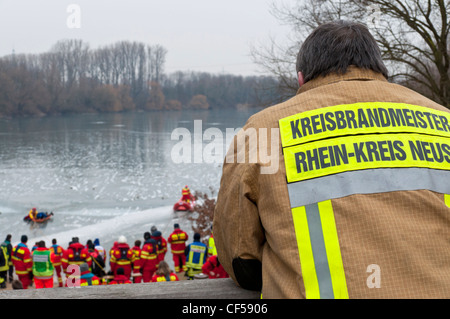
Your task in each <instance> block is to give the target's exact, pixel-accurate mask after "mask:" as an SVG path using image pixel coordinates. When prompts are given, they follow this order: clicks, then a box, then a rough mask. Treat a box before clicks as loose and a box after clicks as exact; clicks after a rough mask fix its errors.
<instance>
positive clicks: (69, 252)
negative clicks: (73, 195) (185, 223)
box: [0, 224, 228, 289]
mask: <svg viewBox="0 0 450 319" xmlns="http://www.w3.org/2000/svg"><path fill="white" fill-rule="evenodd" d="M200 239H201V236H200V234H199V233H195V234H194V240H193V242H192V243H190V244H188V240H189V236H188V234H187V233H186V232H185V231H183V230H182V229H180V226H179V224H174V230H173V232H172V233H171V234H170V235H169V237H168V238H167V240H166V239H164V238H163V237H162V235H161V232H160V231H159V230H157V228H156V227H155V226H153V227H152V229H151V232H145V233H144V242H143V244H142V242H141V241H140V240H136V241H135V243H134V246H133V247H130V246H129V245H128V243H127V240H126V238H125V236H120V237H119V238H118V240H117V241H116V242H115V243H114V245H113V247H112V248H111V249H110V250H109V266H110V271H108V272H106V270H105V269H106V267H105V265H106V259H107V252H106V251H105V249H104V248H103V247H102V246H101V245H100V241H99V239H95V240H94V241H93V242H92V240H88V241H87V243H86V245H82V244H81V243H80V242H79V238H77V237H74V238H72V241H71V242H70V243H69V246H68V247H67V249H63V248H62V247H61V246H60V245H58V243H57V240H56V239H53V240H52V245H51V246H50V247H49V248H47V247H46V245H45V242H44V241H40V242H37V243H36V245H35V246H34V247H32V249H31V251H30V249H29V248H28V247H27V241H28V238H27V236H26V235H23V236H22V237H21V242H20V243H19V244H18V245H16V246H15V247H13V246H12V244H11V235H7V237H6V240H5V241H4V242H3V243H2V244H1V246H0V247H1V249H0V288H6V282H7V280H9V282H10V283H12V286H13V289H27V288H28V287H30V286H31V285H32V284H33V281H34V286H35V288H36V289H40V288H52V287H53V286H54V274H56V276H57V279H58V285H59V287H75V286H91V285H114V284H131V283H142V282H144V283H148V282H163V281H178V280H179V276H180V274H182V275H183V273H184V276H186V277H187V279H188V280H192V279H194V278H202V279H203V278H210V279H214V278H227V277H228V274H227V273H226V272H225V270H224V269H223V267H222V265H221V264H220V262H219V260H218V259H217V251H216V249H215V244H214V237H213V234H212V229H211V235H210V237H209V239H208V245H207V244H205V243H203V242H201V241H200ZM141 244H142V246H141ZM167 244H169V245H170V249H171V253H172V256H173V262H174V265H175V267H174V268H175V269H174V270H171V269H170V267H169V264H168V263H167V262H166V261H165V260H164V259H165V256H166V253H167V251H168V249H167ZM14 270H15V273H16V275H17V277H18V279H14V278H13V271H14ZM62 272H64V274H65V279H66V280H65V283H63V277H62Z"/></svg>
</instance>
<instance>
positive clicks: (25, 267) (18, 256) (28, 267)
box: [11, 235, 33, 289]
mask: <svg viewBox="0 0 450 319" xmlns="http://www.w3.org/2000/svg"><path fill="white" fill-rule="evenodd" d="M27 241H28V237H27V236H26V235H23V236H22V237H21V239H20V244H18V245H17V246H16V247H14V248H13V251H12V256H11V259H12V262H13V265H14V269H15V270H16V274H17V277H19V280H20V282H21V283H22V286H23V289H27V288H28V286H30V285H31V284H32V278H33V261H32V259H31V252H30V250H29V249H28V246H27Z"/></svg>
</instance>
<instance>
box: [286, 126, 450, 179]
mask: <svg viewBox="0 0 450 319" xmlns="http://www.w3.org/2000/svg"><path fill="white" fill-rule="evenodd" d="M284 157H285V164H286V175H287V181H288V183H291V182H297V181H302V180H306V179H311V178H315V177H322V176H326V175H331V174H336V173H342V172H346V171H354V170H361V169H374V168H402V167H421V168H433V169H441V170H450V138H446V137H440V136H431V135H425V134H402V135H399V134H370V135H357V136H346V137H339V138H334V139H327V140H321V141H316V142H311V143H307V144H301V145H297V146H292V147H287V148H285V149H284Z"/></svg>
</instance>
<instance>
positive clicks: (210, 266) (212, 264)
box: [202, 255, 230, 279]
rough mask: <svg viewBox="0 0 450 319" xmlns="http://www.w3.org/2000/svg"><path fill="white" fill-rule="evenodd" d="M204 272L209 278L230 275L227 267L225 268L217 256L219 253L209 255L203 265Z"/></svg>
mask: <svg viewBox="0 0 450 319" xmlns="http://www.w3.org/2000/svg"><path fill="white" fill-rule="evenodd" d="M202 272H203V273H204V274H206V275H208V277H209V279H216V278H228V277H230V276H229V275H228V274H227V272H226V271H225V269H223V266H222V264H221V263H220V261H219V258H217V255H212V256H209V257H208V259H207V260H206V262H205V263H204V264H203V266H202Z"/></svg>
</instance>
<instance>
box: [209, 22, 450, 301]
mask: <svg viewBox="0 0 450 319" xmlns="http://www.w3.org/2000/svg"><path fill="white" fill-rule="evenodd" d="M318 53H320V54H318ZM296 69H297V72H298V76H299V77H298V78H299V84H300V89H299V91H298V93H297V95H296V96H295V97H293V98H291V99H289V100H288V101H286V102H284V103H281V104H278V105H275V106H273V107H270V108H267V109H265V110H263V111H262V112H259V113H258V114H256V115H254V116H252V117H251V118H250V119H249V120H248V122H247V123H246V125H245V126H244V127H243V129H242V130H240V132H239V133H238V134H237V135H236V137H235V139H234V143H233V144H232V145H231V147H230V149H229V151H228V153H227V156H226V158H225V161H224V167H223V176H222V180H221V185H220V190H219V194H218V201H217V205H216V210H215V216H214V238H215V242H216V247H217V253H218V257H219V258H220V261H221V263H222V265H223V266H224V268H225V270H226V271H227V273H228V274H230V276H231V277H232V278H233V279H234V280H235V282H236V283H237V284H238V285H240V286H241V287H243V288H246V289H252V290H260V291H261V292H262V297H263V298H449V297H450V254H449V253H448V251H449V249H450V243H449V241H448V239H449V237H450V195H449V194H450V113H449V110H448V109H446V108H445V107H443V106H441V105H439V104H437V103H435V102H433V101H431V100H429V99H427V98H425V97H424V96H421V95H419V94H418V93H416V92H413V91H411V90H409V89H407V88H405V87H402V86H400V85H397V84H392V83H389V82H388V81H387V70H386V68H385V66H384V64H383V62H382V60H381V55H380V51H379V49H378V47H377V45H376V42H375V40H374V38H373V37H372V36H371V34H370V33H369V31H368V29H367V28H366V27H365V26H362V25H359V24H355V23H349V22H343V21H341V22H336V23H329V24H324V25H322V26H321V27H319V28H317V29H316V30H315V31H314V32H313V33H312V34H311V35H310V36H309V37H308V38H307V39H306V40H305V42H304V44H303V45H302V47H301V49H300V51H299V55H298V58H297V67H296ZM244 156H245V157H244Z"/></svg>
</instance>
